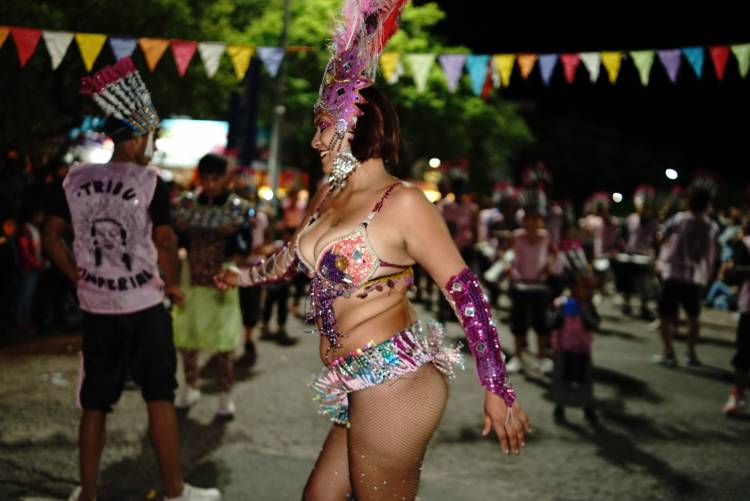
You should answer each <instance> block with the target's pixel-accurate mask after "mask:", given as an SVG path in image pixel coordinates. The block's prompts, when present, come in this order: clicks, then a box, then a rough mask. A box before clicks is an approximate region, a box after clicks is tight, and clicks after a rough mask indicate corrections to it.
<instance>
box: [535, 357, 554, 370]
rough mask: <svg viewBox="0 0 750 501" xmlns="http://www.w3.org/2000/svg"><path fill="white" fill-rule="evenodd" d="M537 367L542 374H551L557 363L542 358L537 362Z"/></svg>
mask: <svg viewBox="0 0 750 501" xmlns="http://www.w3.org/2000/svg"><path fill="white" fill-rule="evenodd" d="M537 367H538V368H539V371H540V372H541V373H542V374H550V373H551V372H552V371H553V370H554V369H555V363H554V362H553V361H552V359H551V358H541V359H539V360H538V361H537Z"/></svg>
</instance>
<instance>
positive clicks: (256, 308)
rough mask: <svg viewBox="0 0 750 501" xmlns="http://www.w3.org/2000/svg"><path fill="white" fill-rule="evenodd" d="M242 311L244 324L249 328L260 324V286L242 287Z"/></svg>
mask: <svg viewBox="0 0 750 501" xmlns="http://www.w3.org/2000/svg"><path fill="white" fill-rule="evenodd" d="M239 289H240V292H239V294H240V311H241V312H242V324H243V325H244V326H245V328H247V329H252V328H253V327H255V326H256V325H257V324H258V319H259V318H260V294H261V292H262V291H263V289H262V288H260V287H240V288H239Z"/></svg>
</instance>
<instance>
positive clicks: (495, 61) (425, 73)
mask: <svg viewBox="0 0 750 501" xmlns="http://www.w3.org/2000/svg"><path fill="white" fill-rule="evenodd" d="M706 55H708V57H709V58H710V60H711V63H712V64H713V67H714V72H715V74H716V78H717V79H718V80H719V81H723V80H724V76H725V75H726V69H727V63H728V62H729V58H730V57H732V56H734V58H735V59H736V60H737V67H738V70H739V74H740V76H741V77H742V78H745V77H747V74H748V69H750V44H739V45H714V46H708V47H703V46H698V47H686V48H682V49H667V50H638V51H603V52H581V53H564V54H494V55H489V54H443V55H439V56H438V55H436V54H399V53H396V52H387V53H385V54H383V55H382V57H381V58H380V70H381V72H382V73H383V76H384V77H385V81H386V82H388V83H390V84H393V83H396V82H398V81H399V78H400V77H401V76H402V75H404V74H405V73H406V69H407V68H408V69H409V70H410V72H411V77H412V79H413V80H414V85H415V87H416V88H417V91H418V92H424V90H425V89H426V88H427V81H428V77H429V75H430V72H431V71H432V68H433V66H434V65H435V64H436V62H437V63H438V64H439V65H440V69H441V70H442V73H443V76H444V77H445V84H446V87H447V88H448V91H449V92H451V93H454V92H456V90H457V89H458V83H459V80H460V78H461V76H462V75H463V73H464V71H465V72H466V73H467V74H468V77H469V83H470V84H471V90H472V92H473V93H474V94H475V95H477V96H479V95H482V96H486V95H487V94H488V93H489V92H490V90H491V89H492V88H497V87H508V86H509V85H510V82H511V75H512V74H513V71H514V70H515V68H516V67H518V72H519V74H520V76H521V78H522V79H523V80H528V79H529V78H530V76H531V74H532V72H533V71H534V68H535V67H537V66H538V68H539V74H540V76H541V78H542V81H543V82H544V84H545V85H550V84H551V82H552V77H553V75H554V73H555V70H556V69H557V68H558V67H561V68H562V72H563V75H564V77H565V81H566V82H567V83H568V84H572V83H573V82H574V81H575V78H576V75H577V72H578V71H579V68H583V69H584V70H585V71H586V72H587V73H588V77H589V80H590V81H591V82H592V83H595V82H597V81H598V80H599V77H600V75H601V69H602V68H604V71H605V72H606V75H607V78H608V80H609V82H610V83H612V84H614V83H615V82H617V79H618V77H619V75H620V70H621V68H622V66H623V61H627V60H629V61H631V62H632V63H633V64H634V65H635V68H636V70H637V71H638V75H639V78H640V81H641V84H642V85H644V86H648V84H649V82H650V79H651V72H652V68H653V66H654V63H655V62H657V61H658V62H659V63H660V65H661V66H662V67H663V68H664V71H665V72H666V74H667V76H668V77H669V80H670V81H671V82H672V83H677V77H678V75H679V73H680V69H681V68H682V67H683V64H684V63H683V61H687V63H688V66H689V67H690V68H691V70H692V71H693V72H694V74H695V76H696V77H697V78H698V79H702V78H703V75H704V66H705V60H706Z"/></svg>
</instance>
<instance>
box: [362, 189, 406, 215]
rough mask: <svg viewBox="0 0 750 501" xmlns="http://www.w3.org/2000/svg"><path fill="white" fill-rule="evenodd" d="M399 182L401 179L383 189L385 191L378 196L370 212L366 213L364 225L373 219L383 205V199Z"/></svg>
mask: <svg viewBox="0 0 750 501" xmlns="http://www.w3.org/2000/svg"><path fill="white" fill-rule="evenodd" d="M399 184H401V181H396V182H395V183H393V184H392V185H390V186H389V187H388V188H386V189H385V192H383V196H381V197H380V200H378V203H376V204H375V206H374V207H373V208H372V210H371V211H370V213H369V214H368V215H367V217H366V218H365V220H364V221H363V224H364V225H367V224H368V223H369V222H370V221H372V220H373V219H375V216H376V215H378V213H379V212H380V210H381V209H382V208H383V205H385V199H386V198H388V196H389V195H390V194H391V192H392V191H393V188H395V187H396V186H398V185H399Z"/></svg>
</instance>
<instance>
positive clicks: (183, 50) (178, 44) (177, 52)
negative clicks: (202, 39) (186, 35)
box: [171, 40, 198, 77]
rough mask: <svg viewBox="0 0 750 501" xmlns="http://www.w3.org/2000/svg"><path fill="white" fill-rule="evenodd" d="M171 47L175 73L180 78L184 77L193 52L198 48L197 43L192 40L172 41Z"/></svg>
mask: <svg viewBox="0 0 750 501" xmlns="http://www.w3.org/2000/svg"><path fill="white" fill-rule="evenodd" d="M171 45H172V56H174V63H175V65H176V66H177V72H178V73H179V74H180V76H181V77H184V76H185V72H186V71H187V67H188V65H190V61H191V60H192V59H193V55H194V54H195V50H196V49H197V48H198V42H194V41H192V40H172V41H171Z"/></svg>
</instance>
